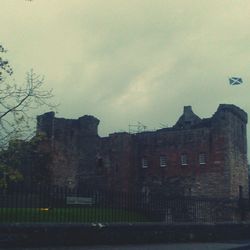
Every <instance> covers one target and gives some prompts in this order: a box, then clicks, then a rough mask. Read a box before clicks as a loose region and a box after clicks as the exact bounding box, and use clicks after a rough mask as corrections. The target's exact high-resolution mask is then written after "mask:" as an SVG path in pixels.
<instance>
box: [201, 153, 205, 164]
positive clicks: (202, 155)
mask: <svg viewBox="0 0 250 250" xmlns="http://www.w3.org/2000/svg"><path fill="white" fill-rule="evenodd" d="M199 163H200V165H204V164H206V155H205V154H204V153H200V154H199Z"/></svg>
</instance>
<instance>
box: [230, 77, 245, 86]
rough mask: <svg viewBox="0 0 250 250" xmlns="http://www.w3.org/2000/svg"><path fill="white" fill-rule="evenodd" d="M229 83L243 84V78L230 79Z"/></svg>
mask: <svg viewBox="0 0 250 250" xmlns="http://www.w3.org/2000/svg"><path fill="white" fill-rule="evenodd" d="M229 83H230V84H231V85H239V84H242V83H243V81H242V78H240V77H231V78H229Z"/></svg>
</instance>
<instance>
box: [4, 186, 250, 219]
mask: <svg viewBox="0 0 250 250" xmlns="http://www.w3.org/2000/svg"><path fill="white" fill-rule="evenodd" d="M248 207H249V205H248V200H242V199H241V200H226V199H207V198H194V197H165V196H164V195H163V194H142V193H122V192H111V191H103V190H102V191H100V190H93V189H92V190H77V189H67V188H58V187H33V188H32V189H31V188H27V187H26V188H25V187H22V188H20V187H19V188H14V189H9V190H1V191H0V222H1V223H10V222H11V223H12V222H13V223H17V222H23V223H41V222H49V223H50V222H52V223H122V222H164V223H169V224H170V223H213V222H225V221H239V220H245V219H246V215H247V211H248Z"/></svg>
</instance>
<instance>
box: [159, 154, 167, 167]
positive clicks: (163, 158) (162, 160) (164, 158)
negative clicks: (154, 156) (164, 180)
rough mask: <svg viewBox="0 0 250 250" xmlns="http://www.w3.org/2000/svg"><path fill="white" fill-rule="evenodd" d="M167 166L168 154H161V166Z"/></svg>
mask: <svg viewBox="0 0 250 250" xmlns="http://www.w3.org/2000/svg"><path fill="white" fill-rule="evenodd" d="M166 166H167V157H166V156H163V155H162V156H160V167H161V168H164V167H166Z"/></svg>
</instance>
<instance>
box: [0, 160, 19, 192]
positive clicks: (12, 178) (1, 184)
mask: <svg viewBox="0 0 250 250" xmlns="http://www.w3.org/2000/svg"><path fill="white" fill-rule="evenodd" d="M0 173H1V174H2V177H1V178H0V188H3V189H6V188H7V187H8V183H9V182H19V181H22V180H23V175H22V174H21V173H20V172H19V171H18V170H17V169H14V168H12V167H10V166H8V165H6V164H3V163H0Z"/></svg>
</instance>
